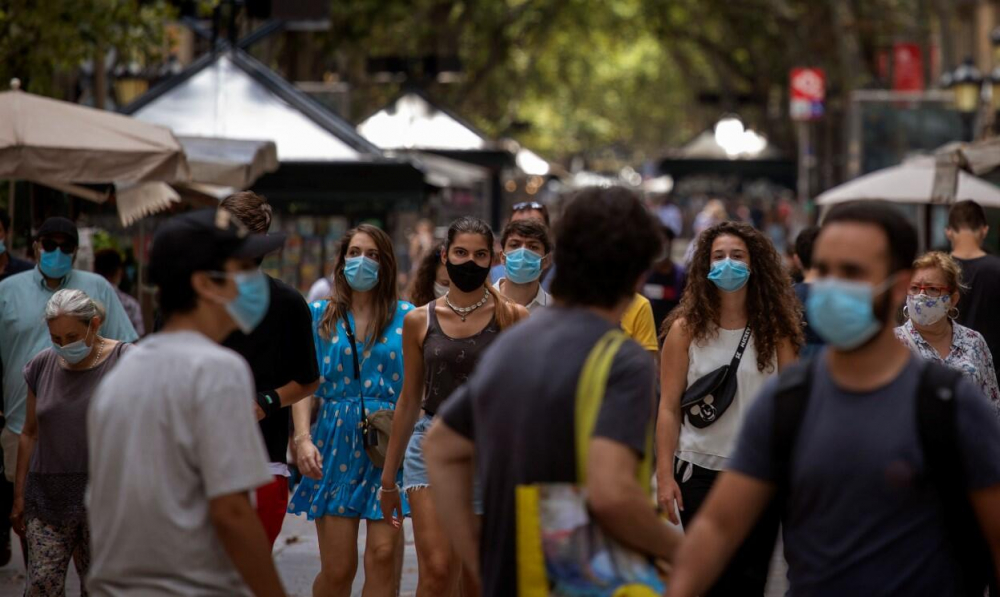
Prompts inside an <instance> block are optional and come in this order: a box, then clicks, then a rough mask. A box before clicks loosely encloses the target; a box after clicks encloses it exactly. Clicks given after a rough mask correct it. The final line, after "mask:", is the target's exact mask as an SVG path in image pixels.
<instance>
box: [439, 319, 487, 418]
mask: <svg viewBox="0 0 1000 597" xmlns="http://www.w3.org/2000/svg"><path fill="white" fill-rule="evenodd" d="M436 304H437V303H436V301H435V302H432V303H430V304H428V305H427V336H426V337H425V338H424V404H423V407H424V410H425V411H427V413H428V414H430V415H434V413H436V412H437V410H438V409H439V408H441V404H442V403H443V402H444V401H445V400H446V399H447V398H448V396H451V393H452V392H454V391H455V390H457V389H458V387H459V386H461V385H462V384H464V383H465V382H466V381H467V380H468V379H469V376H470V375H472V371H473V370H474V369H475V368H476V363H478V362H479V355H480V354H481V353H482V351H483V350H485V349H486V347H487V346H489V345H490V343H491V342H493V340H494V339H495V338H496V337H497V334H499V333H500V328H499V326H497V320H496V315H495V314H494V316H493V317H492V318H491V319H490V322H489V323H488V324H487V325H486V327H485V328H483V329H482V330H480V331H479V332H478V333H476V334H474V335H472V336H469V337H468V338H452V337H451V336H448V335H447V334H445V333H444V331H443V330H442V329H441V324H440V323H439V322H438V318H437V308H436Z"/></svg>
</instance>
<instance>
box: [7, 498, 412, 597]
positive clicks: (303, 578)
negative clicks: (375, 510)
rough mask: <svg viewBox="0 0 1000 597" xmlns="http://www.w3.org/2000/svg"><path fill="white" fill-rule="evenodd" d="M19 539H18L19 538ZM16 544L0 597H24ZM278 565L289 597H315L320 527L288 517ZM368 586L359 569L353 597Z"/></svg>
mask: <svg viewBox="0 0 1000 597" xmlns="http://www.w3.org/2000/svg"><path fill="white" fill-rule="evenodd" d="M404 531H405V532H406V552H405V555H404V560H403V580H402V583H401V586H400V592H399V594H400V596H401V597H413V596H414V595H415V594H416V591H417V552H416V548H415V547H414V546H413V528H412V526H411V525H410V521H409V520H407V521H406V524H405V525H404ZM15 539H16V537H15ZM16 543H17V541H15V546H14V554H13V557H12V558H11V563H10V564H8V565H7V566H5V567H4V568H0V597H21V596H22V595H23V594H24V564H23V560H22V558H21V549H20V546H19V545H16ZM364 546H365V525H364V524H362V525H361V530H360V531H359V532H358V553H359V554H363V553H364ZM274 561H275V562H276V563H277V565H278V573H279V574H281V579H282V581H283V583H284V585H285V590H286V591H288V595H289V597H311V596H312V583H313V579H315V578H316V574H317V573H318V572H319V544H318V542H317V540H316V526H315V525H314V524H313V523H311V522H308V521H307V520H306V518H305V517H304V516H292V515H290V514H289V515H288V516H286V517H285V524H284V527H283V528H282V529H281V535H280V536H279V537H278V540H277V541H276V542H275V545H274ZM363 584H364V566H363V565H361V564H360V562H359V565H358V575H357V577H356V578H355V579H354V589H353V590H352V591H351V597H361V587H362V585H363ZM66 595H67V596H68V597H78V596H79V595H80V580H79V578H78V577H77V574H76V570H75V569H74V567H73V566H72V565H70V571H69V575H68V578H67V579H66Z"/></svg>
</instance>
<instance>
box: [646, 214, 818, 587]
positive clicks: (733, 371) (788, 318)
mask: <svg viewBox="0 0 1000 597" xmlns="http://www.w3.org/2000/svg"><path fill="white" fill-rule="evenodd" d="M800 312H801V310H800V308H799V305H798V299H797V298H796V296H795V293H794V292H793V290H792V280H791V278H790V277H789V276H788V273H787V272H786V271H785V269H784V268H783V267H782V262H781V256H780V255H778V252H777V251H776V250H775V248H774V246H773V245H772V244H771V241H770V240H769V239H768V238H767V237H766V236H764V235H763V234H762V233H760V232H759V231H757V230H756V229H754V228H753V227H752V226H750V225H748V224H742V223H739V222H723V223H721V224H717V225H715V226H712V227H711V228H708V229H707V230H705V231H704V232H702V233H701V236H700V237H699V239H698V244H697V246H696V248H695V251H694V256H693V258H692V260H691V268H690V270H689V271H688V285H687V288H686V290H685V292H684V297H683V298H682V299H681V304H680V305H679V306H678V307H677V308H676V309H674V310H673V312H672V313H671V314H670V315H669V316H668V317H667V319H666V321H664V323H663V334H664V335H665V336H666V338H665V339H664V343H663V352H662V356H661V361H660V371H661V374H660V388H661V390H660V391H661V399H660V409H659V417H658V419H657V429H656V432H657V433H656V435H657V442H656V445H657V467H656V478H657V494H658V495H657V498H658V501H659V503H660V506H661V507H662V508H663V509H664V511H666V512H667V514H668V516H669V517H670V518H671V520H673V521H675V522H677V520H678V515H677V510H679V511H680V520H681V521H682V522H683V523H684V526H685V527H687V526H689V525H690V523H691V520H692V518H693V517H694V515H695V513H696V512H697V511H698V510H699V508H700V507H701V505H702V503H703V502H704V500H705V498H706V497H707V496H708V493H709V490H710V489H711V488H712V486H713V485H714V484H715V481H716V479H717V477H718V476H719V473H720V472H721V471H722V470H724V469H725V467H726V466H727V465H728V463H729V460H730V458H731V456H732V450H733V444H734V442H735V441H736V437H737V435H738V433H739V429H740V426H741V425H742V424H743V419H744V417H745V415H746V411H747V409H748V408H749V407H750V405H751V404H752V403H753V401H754V399H755V398H756V395H757V391H758V390H759V389H760V388H761V387H762V386H763V385H764V383H765V382H766V381H767V379H768V378H770V377H773V376H774V375H776V374H777V372H778V370H779V369H782V368H784V367H785V366H787V365H788V364H790V363H792V362H793V361H795V359H796V358H797V354H798V351H799V348H800V347H801V346H802V329H801V321H802V320H801V315H800ZM737 354H738V355H740V360H736V355H737ZM733 363H735V368H734V367H732V365H733ZM727 366H729V369H727V370H726V373H725V377H724V381H722V382H720V386H722V387H723V388H726V387H728V388H729V391H728V393H727V392H725V391H715V390H713V391H712V392H711V393H708V394H707V395H705V396H696V395H695V394H697V393H698V392H697V387H700V386H699V385H697V384H698V382H699V381H701V380H703V379H706V378H707V379H711V378H710V376H712V375H716V374H717V373H716V372H717V371H719V370H720V368H723V367H727ZM704 383H705V382H702V384H704ZM695 399H701V401H700V402H699V401H696V400H695ZM675 457H676V466H675ZM777 531H778V516H777V511H776V510H772V511H771V512H769V513H767V515H765V516H764V517H763V518H762V520H761V522H760V524H758V525H757V527H756V528H755V529H754V532H753V533H752V534H751V535H750V537H749V538H748V540H747V541H746V542H745V543H744V545H743V547H742V548H741V549H740V551H739V553H738V555H737V556H736V558H735V561H734V563H733V564H732V566H730V568H729V569H728V570H727V571H726V572H725V573H724V574H723V575H722V577H721V578H720V579H719V582H718V583H717V584H716V585H715V587H714V588H713V590H712V591H711V592H710V593H708V595H710V596H714V595H763V592H764V584H765V582H766V580H767V571H768V565H769V562H770V560H771V551H772V548H773V546H774V538H775V536H776V534H777Z"/></svg>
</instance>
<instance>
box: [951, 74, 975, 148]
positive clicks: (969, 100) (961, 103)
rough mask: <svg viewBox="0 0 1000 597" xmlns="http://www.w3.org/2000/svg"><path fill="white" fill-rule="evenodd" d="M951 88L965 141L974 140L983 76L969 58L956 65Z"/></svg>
mask: <svg viewBox="0 0 1000 597" xmlns="http://www.w3.org/2000/svg"><path fill="white" fill-rule="evenodd" d="M951 87H952V89H954V90H955V108H956V109H957V110H958V112H959V113H960V114H961V115H962V123H963V125H964V128H965V139H966V140H968V141H973V140H974V139H975V124H976V112H977V111H978V110H979V100H980V98H981V97H982V94H983V75H982V73H981V72H979V69H978V68H976V64H975V62H974V61H973V60H972V58H971V57H969V58H966V59H965V62H963V63H962V64H960V65H958V68H956V69H955V72H954V73H952V75H951Z"/></svg>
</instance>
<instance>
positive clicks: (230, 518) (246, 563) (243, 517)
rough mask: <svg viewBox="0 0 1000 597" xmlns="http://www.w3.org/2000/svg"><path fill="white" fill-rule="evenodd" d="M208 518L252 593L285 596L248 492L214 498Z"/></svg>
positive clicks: (270, 596) (265, 536)
mask: <svg viewBox="0 0 1000 597" xmlns="http://www.w3.org/2000/svg"><path fill="white" fill-rule="evenodd" d="M209 517H210V519H211V521H212V526H213V527H215V533H216V534H217V535H218V536H219V541H221V542H222V547H223V548H224V549H225V550H226V554H227V555H228V556H229V559H230V560H231V561H232V562H233V565H234V566H235V567H236V570H237V571H238V572H239V573H240V576H241V577H242V578H243V582H245V583H246V585H247V586H248V587H250V590H251V591H252V592H253V594H254V595H256V596H257V597H264V596H267V597H284V595H285V590H284V589H283V588H282V587H281V580H280V579H279V578H278V571H277V570H275V568H274V560H272V559H271V549H270V545H269V543H268V541H267V534H266V533H265V532H264V527H263V526H262V525H261V522H260V518H258V516H257V512H255V511H254V509H253V506H251V505H250V498H249V497H247V495H246V494H245V493H233V494H229V495H223V496H220V497H217V498H214V499H212V500H211V501H210V502H209Z"/></svg>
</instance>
